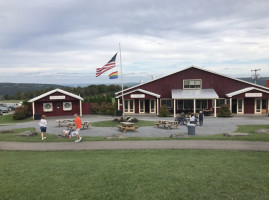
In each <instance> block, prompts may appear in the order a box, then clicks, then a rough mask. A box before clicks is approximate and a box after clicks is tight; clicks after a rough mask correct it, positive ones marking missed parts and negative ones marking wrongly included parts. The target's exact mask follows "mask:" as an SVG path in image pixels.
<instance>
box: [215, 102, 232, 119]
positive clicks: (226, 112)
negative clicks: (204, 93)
mask: <svg viewBox="0 0 269 200" xmlns="http://www.w3.org/2000/svg"><path fill="white" fill-rule="evenodd" d="M231 116H232V113H231V111H230V106H229V105H228V104H223V105H221V107H220V109H219V112H218V117H231Z"/></svg>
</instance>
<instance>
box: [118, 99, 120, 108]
mask: <svg viewBox="0 0 269 200" xmlns="http://www.w3.org/2000/svg"><path fill="white" fill-rule="evenodd" d="M118 110H120V98H118Z"/></svg>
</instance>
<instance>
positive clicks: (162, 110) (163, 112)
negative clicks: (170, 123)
mask: <svg viewBox="0 0 269 200" xmlns="http://www.w3.org/2000/svg"><path fill="white" fill-rule="evenodd" d="M169 116H170V113H169V109H168V107H167V106H166V105H163V106H161V108H160V114H159V117H169Z"/></svg>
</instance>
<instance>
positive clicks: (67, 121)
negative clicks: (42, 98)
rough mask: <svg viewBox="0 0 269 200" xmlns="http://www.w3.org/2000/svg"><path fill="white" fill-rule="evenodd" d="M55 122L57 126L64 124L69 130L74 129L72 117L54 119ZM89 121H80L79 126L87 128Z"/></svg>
mask: <svg viewBox="0 0 269 200" xmlns="http://www.w3.org/2000/svg"><path fill="white" fill-rule="evenodd" d="M56 123H57V124H58V125H59V126H66V127H67V128H68V129H70V130H74V129H75V120H74V119H63V120H56ZM89 126H90V122H89V121H84V122H81V128H83V129H84V128H89Z"/></svg>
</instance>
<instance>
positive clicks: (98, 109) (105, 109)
mask: <svg viewBox="0 0 269 200" xmlns="http://www.w3.org/2000/svg"><path fill="white" fill-rule="evenodd" d="M115 112H116V107H115V105H112V104H111V103H107V102H102V103H101V105H98V103H91V113H92V114H102V115H114V114H115Z"/></svg>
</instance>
